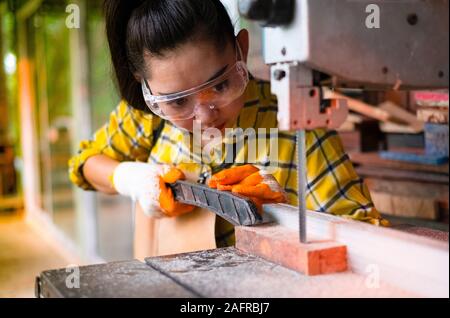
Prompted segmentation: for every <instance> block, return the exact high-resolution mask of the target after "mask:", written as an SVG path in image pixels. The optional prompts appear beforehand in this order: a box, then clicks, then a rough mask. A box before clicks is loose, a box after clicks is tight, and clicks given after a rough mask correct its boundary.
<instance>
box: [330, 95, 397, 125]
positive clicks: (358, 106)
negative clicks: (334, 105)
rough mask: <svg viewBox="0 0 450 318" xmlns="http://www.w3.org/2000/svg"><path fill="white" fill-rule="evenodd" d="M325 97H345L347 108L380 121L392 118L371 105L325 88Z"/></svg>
mask: <svg viewBox="0 0 450 318" xmlns="http://www.w3.org/2000/svg"><path fill="white" fill-rule="evenodd" d="M325 98H335V99H345V100H347V104H348V108H349V109H350V110H352V111H354V112H357V113H358V114H361V115H365V116H367V117H370V118H373V119H377V120H379V121H382V122H386V121H389V120H392V117H391V115H390V114H389V113H388V112H387V111H385V110H383V109H379V108H376V107H374V106H372V105H369V104H367V103H364V102H363V101H360V100H357V99H354V98H351V97H348V96H345V95H343V94H340V93H338V92H336V91H331V90H325Z"/></svg>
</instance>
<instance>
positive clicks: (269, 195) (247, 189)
mask: <svg viewBox="0 0 450 318" xmlns="http://www.w3.org/2000/svg"><path fill="white" fill-rule="evenodd" d="M208 185H209V187H210V188H213V189H217V190H220V191H231V192H233V193H236V194H240V195H243V196H246V197H248V198H250V199H251V200H252V201H253V202H254V203H255V204H256V206H257V207H258V210H259V211H260V213H262V211H263V209H262V205H263V204H269V203H286V202H287V196H286V193H285V191H284V190H283V188H282V187H281V186H280V184H279V183H278V181H277V180H276V179H275V177H274V176H273V175H271V174H269V173H267V172H264V171H261V170H259V169H258V168H257V167H255V166H253V165H245V166H240V167H234V168H230V169H226V170H223V171H221V172H219V173H217V174H215V175H213V176H212V178H211V180H210V181H209V184H208Z"/></svg>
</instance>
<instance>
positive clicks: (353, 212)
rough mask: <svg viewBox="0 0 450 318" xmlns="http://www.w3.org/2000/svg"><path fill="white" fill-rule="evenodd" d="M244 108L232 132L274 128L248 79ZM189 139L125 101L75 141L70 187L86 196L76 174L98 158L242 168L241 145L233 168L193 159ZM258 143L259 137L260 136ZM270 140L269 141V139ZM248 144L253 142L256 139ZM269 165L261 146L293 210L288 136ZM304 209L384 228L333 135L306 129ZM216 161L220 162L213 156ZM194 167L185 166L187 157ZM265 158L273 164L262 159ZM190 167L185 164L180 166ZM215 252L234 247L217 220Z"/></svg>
mask: <svg viewBox="0 0 450 318" xmlns="http://www.w3.org/2000/svg"><path fill="white" fill-rule="evenodd" d="M244 98H245V105H244V108H243V109H242V111H241V113H240V115H239V118H238V120H237V123H236V126H235V127H240V128H242V129H244V130H245V129H247V128H254V129H255V130H256V131H258V129H259V128H265V129H270V128H276V127H277V110H278V108H277V101H276V98H275V96H274V95H272V94H271V92H270V83H268V82H264V81H258V80H255V79H252V80H251V81H250V83H249V85H248V87H247V89H246V92H245V95H244ZM187 135H189V133H186V132H185V131H183V130H181V129H179V128H177V127H176V126H174V125H172V124H171V123H170V122H168V121H165V120H162V119H161V118H159V117H157V116H155V115H152V114H148V113H144V112H141V111H138V110H136V109H134V108H132V107H131V106H129V105H127V103H126V102H121V103H120V104H119V105H118V107H117V108H116V109H115V110H114V111H113V112H112V113H111V115H110V118H109V121H108V122H107V123H106V124H105V125H104V126H103V127H102V128H100V129H99V130H98V131H97V132H96V133H95V135H94V137H93V139H92V140H85V141H82V142H81V144H80V149H79V152H78V154H77V155H76V156H74V157H73V158H72V159H71V160H70V161H69V176H70V180H71V181H72V182H73V183H74V184H76V185H77V186H79V187H81V188H82V189H85V190H94V189H93V188H92V186H91V185H90V184H89V183H88V182H87V180H86V179H85V178H84V176H83V173H82V167H83V165H84V163H85V162H86V160H88V159H89V158H90V157H92V156H95V155H99V154H103V155H107V156H108V157H110V158H112V159H115V160H118V161H140V162H149V163H157V164H161V163H165V164H175V165H176V166H178V167H179V168H180V169H181V170H184V171H186V172H187V171H189V172H191V173H192V172H194V173H195V174H198V175H199V177H200V175H203V174H204V173H209V174H214V173H217V172H219V171H220V170H222V169H225V168H229V167H232V166H234V165H241V164H245V163H246V161H247V155H248V144H249V142H250V139H251V138H245V139H244V141H243V145H244V147H238V148H239V149H236V147H234V151H233V154H234V161H233V163H232V164H223V163H221V162H220V161H221V160H216V161H214V159H217V158H214V156H215V154H216V153H214V152H213V153H212V154H207V155H206V156H203V157H202V156H200V157H196V155H195V152H194V151H193V148H192V142H186V136H187ZM265 137H266V136H265ZM271 137H272V138H271V139H268V140H272V141H273V138H274V136H271ZM254 138H256V139H258V138H260V135H259V134H256V135H255V136H254ZM275 138H277V140H276V141H277V142H278V150H277V151H278V155H277V156H275V158H276V160H277V162H270V163H268V161H267V160H268V159H267V158H268V155H269V154H268V153H267V151H270V147H265V149H264V147H261V148H263V150H260V149H258V151H257V154H256V162H250V163H252V164H254V165H256V166H259V167H264V166H267V165H270V166H274V167H277V168H276V170H275V171H274V172H273V175H274V176H275V178H276V179H277V180H278V182H279V183H280V184H281V185H282V186H283V187H284V189H285V190H286V192H287V194H288V197H289V202H290V204H292V205H297V155H296V154H297V150H296V138H295V133H293V132H292V133H291V132H278V135H275ZM225 145H227V146H230V145H231V146H232V145H236V140H227V139H225V141H224V144H223V147H224V148H223V149H224V151H223V152H222V159H223V157H225V156H227V149H228V150H230V149H233V148H227V147H226V146H225ZM306 146H307V178H308V192H307V202H306V203H307V208H308V209H309V210H311V211H317V212H323V213H325V212H326V213H332V214H335V215H339V216H343V217H346V218H351V219H355V220H359V221H365V222H369V223H372V224H375V225H384V224H385V221H384V220H383V219H382V218H381V216H380V214H379V213H378V212H377V211H376V209H375V208H374V205H373V203H372V200H371V198H370V194H369V191H368V189H367V187H366V186H365V185H364V183H363V181H362V180H361V178H359V177H358V175H357V174H356V172H355V170H354V168H353V165H352V163H351V162H350V160H349V157H348V156H347V155H346V154H345V152H344V150H343V147H342V144H341V141H340V138H339V136H338V134H337V133H336V132H335V131H327V130H322V129H320V130H314V131H310V132H308V133H307V140H306ZM219 156H220V155H219ZM192 157H193V158H194V159H196V160H198V161H197V162H194V163H192V160H189V159H190V158H192ZM270 158H273V157H270ZM188 162H191V163H188ZM216 240H217V244H218V246H228V245H232V244H233V243H234V229H233V227H232V226H231V224H229V223H227V222H226V221H224V220H223V219H219V218H218V220H217V222H216Z"/></svg>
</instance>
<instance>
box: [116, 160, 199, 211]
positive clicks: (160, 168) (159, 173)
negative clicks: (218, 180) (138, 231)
mask: <svg viewBox="0 0 450 318" xmlns="http://www.w3.org/2000/svg"><path fill="white" fill-rule="evenodd" d="M111 179H112V180H111V181H112V184H113V187H114V189H115V190H116V191H117V192H118V193H120V194H122V195H124V196H128V197H130V198H131V199H133V201H137V202H138V203H139V205H140V206H141V208H142V210H143V212H144V214H145V215H147V216H151V217H156V218H161V217H167V216H169V217H175V216H179V215H182V214H185V213H188V212H191V211H192V210H193V209H194V207H193V206H190V205H186V204H182V203H179V202H177V201H175V199H174V196H173V193H172V189H170V187H168V186H167V185H166V183H174V182H176V181H177V180H184V179H185V176H184V173H183V172H182V171H180V170H179V169H177V168H175V167H172V166H169V165H156V164H148V163H140V162H123V163H120V164H119V165H118V166H117V167H116V169H115V170H114V173H113V175H112V178H111Z"/></svg>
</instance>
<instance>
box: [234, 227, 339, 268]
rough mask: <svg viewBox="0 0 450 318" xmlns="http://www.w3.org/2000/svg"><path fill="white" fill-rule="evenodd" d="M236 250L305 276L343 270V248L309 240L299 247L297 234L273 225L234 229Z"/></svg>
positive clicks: (335, 244)
mask: <svg viewBox="0 0 450 318" xmlns="http://www.w3.org/2000/svg"><path fill="white" fill-rule="evenodd" d="M236 248H237V249H239V250H241V251H244V252H247V253H250V254H253V255H258V256H260V257H262V258H264V259H266V260H268V261H271V262H273V263H276V264H280V265H283V266H285V267H287V268H290V269H293V270H295V271H298V272H300V273H304V274H306V275H323V274H330V273H339V272H344V271H346V270H347V249H346V247H345V245H342V244H338V243H336V242H332V241H327V240H325V241H324V240H320V239H318V240H315V239H312V238H311V237H310V238H309V240H308V244H302V243H300V242H299V235H298V232H297V231H293V230H290V229H286V228H285V227H283V226H279V225H278V226H277V225H274V224H269V225H262V226H252V227H243V226H238V227H236Z"/></svg>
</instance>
